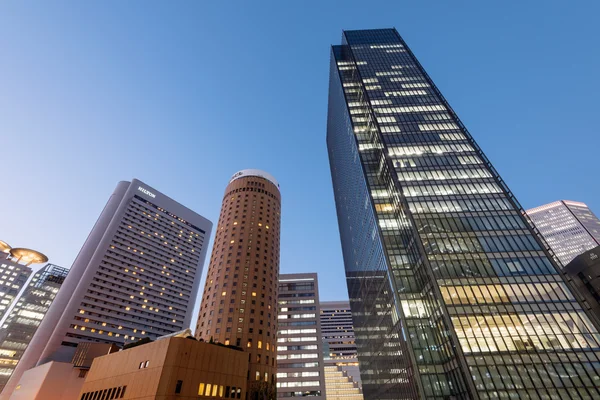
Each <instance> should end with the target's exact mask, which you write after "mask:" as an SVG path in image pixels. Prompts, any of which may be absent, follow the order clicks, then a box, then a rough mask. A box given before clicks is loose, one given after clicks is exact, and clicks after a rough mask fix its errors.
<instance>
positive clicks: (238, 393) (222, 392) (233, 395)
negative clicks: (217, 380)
mask: <svg viewBox="0 0 600 400" xmlns="http://www.w3.org/2000/svg"><path fill="white" fill-rule="evenodd" d="M198 396H210V397H213V398H216V397H218V398H220V399H222V398H225V399H241V398H242V389H241V388H239V387H235V386H223V385H216V384H210V383H204V382H202V383H200V385H199V386H198Z"/></svg>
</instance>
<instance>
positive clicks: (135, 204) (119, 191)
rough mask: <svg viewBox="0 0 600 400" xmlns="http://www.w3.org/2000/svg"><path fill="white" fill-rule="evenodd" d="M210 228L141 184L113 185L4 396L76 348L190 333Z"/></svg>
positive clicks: (192, 213) (206, 223) (210, 225)
mask: <svg viewBox="0 0 600 400" xmlns="http://www.w3.org/2000/svg"><path fill="white" fill-rule="evenodd" d="M211 229H212V223H211V222H210V221H208V220H207V219H205V218H204V217H202V216H200V215H198V214H196V213H195V212H193V211H192V210H190V209H188V208H186V207H184V206H182V205H181V204H179V203H177V202H175V201H174V200H172V199H170V198H169V197H167V196H165V195H164V194H162V193H160V192H159V191H157V190H156V189H154V188H152V187H150V186H148V185H147V184H145V183H143V182H141V181H139V180H136V179H134V180H132V182H120V183H119V184H118V185H117V188H116V189H115V191H114V193H113V194H112V195H111V197H110V199H109V200H108V203H107V204H106V206H105V207H104V210H103V211H102V213H101V214H100V217H99V218H98V221H97V222H96V224H95V225H94V227H93V228H92V231H91V232H90V234H89V236H88V238H87V240H86V241H85V243H84V244H83V247H82V249H81V251H80V252H79V254H78V255H77V258H76V259H75V261H74V263H73V266H72V267H71V269H70V271H69V275H68V276H67V278H66V279H65V282H64V283H63V286H62V288H61V290H60V291H59V293H58V295H57V296H56V299H55V301H54V303H53V304H52V307H51V308H50V310H49V311H48V313H47V315H46V317H45V318H44V320H43V321H42V323H41V325H40V327H39V329H38V330H37V332H36V334H35V335H34V337H33V339H32V341H31V343H30V345H29V347H28V348H27V350H26V351H25V354H24V355H23V357H22V358H21V362H20V363H19V365H18V366H17V368H16V370H15V372H14V374H13V376H12V377H11V380H10V381H9V383H8V384H7V386H6V388H5V390H4V392H7V391H8V394H9V395H10V393H11V392H12V391H13V389H14V387H15V386H16V384H17V382H18V380H19V379H20V378H21V375H22V373H23V371H25V370H27V369H29V368H32V367H34V366H35V365H36V364H37V365H40V364H43V363H45V362H47V361H50V360H54V361H65V362H66V361H70V360H71V359H72V357H73V354H74V352H75V349H76V347H77V344H78V343H79V342H82V341H92V342H104V343H114V344H117V345H123V344H125V343H128V342H131V341H136V340H138V339H140V338H143V337H149V338H151V339H154V338H157V337H159V336H163V335H166V334H170V333H173V332H178V331H180V330H182V329H184V328H187V327H189V325H190V322H191V318H192V309H193V308H194V307H193V304H194V301H195V299H196V294H197V292H198V286H199V284H200V277H201V274H202V265H203V263H204V258H205V255H206V247H207V245H208V240H209V237H210V231H211ZM2 396H5V393H3V394H2Z"/></svg>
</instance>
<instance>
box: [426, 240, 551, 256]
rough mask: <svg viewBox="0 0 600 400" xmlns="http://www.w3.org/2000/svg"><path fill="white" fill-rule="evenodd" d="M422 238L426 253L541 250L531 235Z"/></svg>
mask: <svg viewBox="0 0 600 400" xmlns="http://www.w3.org/2000/svg"><path fill="white" fill-rule="evenodd" d="M422 239H423V246H424V247H425V251H426V252H427V254H446V253H465V252H467V253H468V252H471V253H476V252H482V251H485V252H486V253H490V252H494V253H496V252H515V251H537V250H541V249H540V247H539V245H538V244H537V242H536V241H535V239H533V237H532V236H485V237H477V238H470V237H464V238H463V237H458V238H431V237H429V236H425V237H423V238H422Z"/></svg>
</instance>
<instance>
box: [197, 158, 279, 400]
mask: <svg viewBox="0 0 600 400" xmlns="http://www.w3.org/2000/svg"><path fill="white" fill-rule="evenodd" d="M280 213H281V196H280V193H279V185H278V183H277V181H276V180H275V178H273V176H271V175H270V174H268V173H266V172H263V171H259V170H255V169H247V170H243V171H240V172H238V173H236V174H235V175H233V177H232V178H231V180H230V181H229V185H227V188H226V189H225V195H224V197H223V204H222V206H221V215H220V216H219V224H218V225H217V234H216V236H215V242H214V245H213V250H212V255H211V258H210V265H209V267H208V275H207V277H206V284H205V286H204V294H203V297H202V305H201V307H200V315H199V316H198V324H197V326H196V336H197V337H198V338H202V339H204V340H206V341H210V340H211V339H212V340H214V341H215V342H220V343H223V344H229V345H235V346H239V347H242V348H243V349H244V350H245V351H246V352H248V360H249V364H250V368H249V374H248V397H247V398H248V399H250V400H252V399H258V398H260V399H261V400H262V399H264V398H267V399H274V398H275V392H276V391H275V374H276V371H277V367H276V365H277V361H276V360H275V358H276V354H277V353H276V346H277V338H276V334H277V288H278V284H277V282H278V280H279V229H280V219H281V214H280Z"/></svg>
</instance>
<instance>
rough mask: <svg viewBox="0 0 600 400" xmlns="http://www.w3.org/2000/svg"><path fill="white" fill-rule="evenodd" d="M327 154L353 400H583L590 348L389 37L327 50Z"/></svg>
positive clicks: (592, 367) (377, 34) (592, 335)
mask: <svg viewBox="0 0 600 400" xmlns="http://www.w3.org/2000/svg"><path fill="white" fill-rule="evenodd" d="M327 146H328V150H329V157H330V165H331V174H332V179H333V186H334V192H335V193H334V194H335V202H336V207H337V213H338V222H339V228H340V237H341V241H342V249H343V254H344V263H345V268H346V276H347V284H348V290H349V296H350V305H351V308H352V314H353V317H354V324H355V334H356V343H357V348H358V356H359V361H360V365H361V377H362V379H363V390H364V396H365V399H416V398H419V399H496V398H521V399H567V398H569V399H571V398H572V399H575V398H576V399H592V398H598V396H600V391H599V389H598V387H599V385H600V376H599V373H600V345H599V340H600V336H599V335H598V331H597V327H595V326H594V324H593V323H592V322H591V321H590V318H589V315H588V314H587V313H586V311H584V310H583V309H582V307H581V306H580V305H579V303H578V302H577V301H576V300H575V299H574V297H573V295H572V293H571V291H570V290H569V288H568V287H567V286H566V285H565V282H564V281H563V278H562V277H561V275H560V274H559V273H558V268H557V266H556V265H555V264H553V261H552V257H551V254H550V252H549V250H548V249H546V248H544V244H543V242H542V240H541V239H540V237H539V234H538V233H537V231H534V229H533V228H531V227H530V226H529V225H528V224H527V223H526V221H525V218H526V217H525V216H524V215H523V210H522V208H521V206H520V205H519V203H518V202H517V200H516V199H515V198H514V196H513V195H512V193H511V192H510V191H509V189H508V188H507V186H506V185H505V183H504V182H503V181H502V179H501V178H500V176H499V175H498V173H497V172H496V170H495V169H494V168H493V166H492V165H491V164H490V162H489V160H488V159H487V158H486V156H485V155H484V154H483V152H482V151H481V149H480V148H479V146H478V145H477V144H476V143H475V141H474V140H473V138H472V137H471V135H470V134H469V132H468V131H467V130H466V128H465V127H464V125H463V124H462V123H461V121H460V120H459V118H458V117H457V115H456V114H455V113H454V111H453V110H452V108H450V106H449V105H448V103H447V102H446V100H445V99H444V97H443V96H442V94H441V93H440V92H439V90H438V89H437V88H436V86H435V85H434V83H433V81H432V80H431V78H430V77H429V76H428V75H427V73H426V72H425V70H424V69H423V67H422V66H421V65H420V64H419V62H418V60H417V59H416V57H415V56H414V54H413V53H412V52H411V50H410V49H409V48H408V46H407V45H406V43H405V42H404V40H403V39H402V38H401V37H400V35H399V34H398V32H397V31H396V30H395V29H381V30H363V31H345V32H343V35H342V44H341V45H339V46H333V47H332V53H331V69H330V86H329V110H328V125H327Z"/></svg>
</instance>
